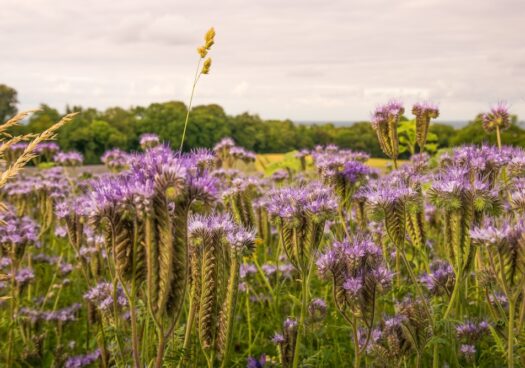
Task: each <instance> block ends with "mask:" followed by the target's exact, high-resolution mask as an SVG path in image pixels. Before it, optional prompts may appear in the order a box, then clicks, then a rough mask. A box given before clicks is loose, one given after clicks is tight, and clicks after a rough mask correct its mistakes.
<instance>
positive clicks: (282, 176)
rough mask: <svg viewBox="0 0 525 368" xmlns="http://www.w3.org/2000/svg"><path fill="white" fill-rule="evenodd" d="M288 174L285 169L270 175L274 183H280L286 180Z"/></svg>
mask: <svg viewBox="0 0 525 368" xmlns="http://www.w3.org/2000/svg"><path fill="white" fill-rule="evenodd" d="M289 176H290V174H289V173H288V171H287V170H285V169H279V170H277V171H275V172H274V173H273V174H272V180H273V181H274V182H276V183H282V182H284V181H285V180H286V179H288V178H289Z"/></svg>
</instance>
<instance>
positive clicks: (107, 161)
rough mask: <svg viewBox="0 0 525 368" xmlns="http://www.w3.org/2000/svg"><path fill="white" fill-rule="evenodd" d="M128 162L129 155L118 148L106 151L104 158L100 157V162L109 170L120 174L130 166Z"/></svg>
mask: <svg viewBox="0 0 525 368" xmlns="http://www.w3.org/2000/svg"><path fill="white" fill-rule="evenodd" d="M128 160H129V156H128V154H127V153H126V152H124V151H122V150H120V149H118V148H113V149H111V150H109V151H106V152H104V154H103V155H102V157H100V161H102V162H103V163H104V165H106V167H107V168H108V169H110V170H111V171H114V172H119V171H122V170H123V169H125V168H126V166H127V165H128Z"/></svg>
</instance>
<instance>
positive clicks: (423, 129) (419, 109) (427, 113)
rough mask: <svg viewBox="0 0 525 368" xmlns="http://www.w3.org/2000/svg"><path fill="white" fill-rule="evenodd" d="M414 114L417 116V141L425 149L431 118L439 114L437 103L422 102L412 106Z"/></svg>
mask: <svg viewBox="0 0 525 368" xmlns="http://www.w3.org/2000/svg"><path fill="white" fill-rule="evenodd" d="M412 114H414V116H415V117H416V142H417V144H418V146H419V150H420V151H423V148H424V147H425V144H426V142H427V135H428V128H429V126H430V120H431V119H435V118H437V117H438V116H439V109H438V107H437V105H435V104H432V103H430V102H420V103H416V104H414V106H413V107H412Z"/></svg>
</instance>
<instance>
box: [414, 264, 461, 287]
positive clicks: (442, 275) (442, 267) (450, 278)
mask: <svg viewBox="0 0 525 368" xmlns="http://www.w3.org/2000/svg"><path fill="white" fill-rule="evenodd" d="M420 280H421V283H422V284H423V285H424V286H425V287H426V288H427V289H428V290H429V291H430V293H432V294H433V295H450V294H451V293H452V289H453V288H454V283H455V274H454V269H453V268H452V266H451V265H450V264H449V263H447V262H445V261H442V260H437V261H434V262H432V264H431V265H430V272H429V273H426V274H424V275H423V276H421V278H420Z"/></svg>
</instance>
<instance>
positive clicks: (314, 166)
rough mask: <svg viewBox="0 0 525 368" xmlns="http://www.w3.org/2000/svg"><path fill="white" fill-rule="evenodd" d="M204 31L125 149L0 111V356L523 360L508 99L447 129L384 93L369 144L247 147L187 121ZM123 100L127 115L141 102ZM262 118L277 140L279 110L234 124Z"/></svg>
mask: <svg viewBox="0 0 525 368" xmlns="http://www.w3.org/2000/svg"><path fill="white" fill-rule="evenodd" d="M214 37H215V31H214V30H213V28H212V29H210V30H209V31H208V32H207V33H206V35H205V38H204V44H203V45H202V46H200V47H199V48H198V50H197V52H198V54H199V60H198V64H197V73H196V75H195V80H194V83H193V89H192V94H191V97H190V103H189V104H188V108H187V109H186V107H185V106H184V109H182V110H180V111H179V113H178V114H177V115H180V117H181V119H180V120H177V124H178V123H179V122H180V123H181V124H180V128H182V129H181V131H182V136H181V137H179V136H178V135H177V136H176V135H175V134H172V133H173V131H175V130H173V131H172V130H169V129H164V128H167V127H168V125H167V124H164V123H163V122H162V121H160V122H157V123H158V124H156V125H155V124H152V125H151V126H156V127H157V128H159V129H161V128H162V129H164V130H163V136H161V137H159V135H157V134H154V133H155V132H141V135H140V138H138V137H137V138H138V139H137V140H136V141H137V142H135V143H137V145H140V149H136V150H123V149H121V148H118V147H116V146H109V145H108V144H107V143H108V142H109V140H108V141H103V142H102V141H101V140H99V139H98V136H96V135H89V134H91V133H93V132H94V131H95V130H96V129H91V125H89V126H88V127H86V126H82V127H81V129H83V132H84V133H83V134H86V136H89V139H87V138H85V137H82V138H81V139H79V141H78V142H76V143H79V145H80V146H82V147H83V148H84V149H85V150H84V151H83V152H84V153H89V156H90V157H89V159H87V160H86V161H87V163H88V164H90V165H84V161H85V158H86V157H85V156H84V155H83V154H82V152H78V151H76V150H71V149H68V148H69V146H68V144H67V143H68V142H67V139H66V142H65V144H64V142H63V141H61V140H60V135H61V133H63V132H68V130H67V129H68V127H71V126H72V125H73V124H74V121H75V119H78V118H79V117H80V116H81V115H82V114H79V113H77V112H70V113H68V114H67V115H65V116H64V117H62V118H60V119H58V118H57V119H56V120H59V121H58V122H56V123H50V121H52V122H54V121H55V120H53V119H50V118H49V116H50V115H46V117H45V119H43V120H29V124H27V125H26V126H23V127H22V121H24V119H26V118H27V117H28V116H29V115H31V114H32V113H34V114H35V115H37V114H39V113H41V111H38V112H35V111H28V112H22V113H18V114H13V116H12V117H11V118H10V119H9V120H8V121H6V122H5V123H4V124H3V125H0V136H1V145H0V158H1V159H2V161H3V163H4V165H3V170H2V172H1V174H0V199H1V202H0V365H1V366H2V367H9V368H10V367H65V368H79V367H102V368H108V367H133V368H140V367H155V368H161V367H208V368H214V367H223V368H226V367H248V368H261V367H283V368H298V367H354V368H360V367H400V368H401V367H403V368H404V367H432V368H441V367H479V368H481V367H509V368H514V367H523V366H525V329H524V323H525V300H524V290H525V273H524V272H525V218H524V213H525V151H524V150H523V148H520V147H518V146H517V145H514V144H511V143H513V142H514V141H512V142H507V141H506V139H508V138H509V137H514V139H515V140H516V139H518V140H519V137H520V136H519V134H518V133H519V132H520V130H519V129H518V130H516V129H517V128H516V127H515V126H514V125H515V124H514V123H515V121H516V119H517V118H516V117H515V116H512V115H511V114H510V111H509V107H508V106H507V105H506V104H504V103H499V104H497V105H495V106H493V107H491V108H490V109H489V110H488V111H487V112H486V113H484V114H480V115H479V119H478V120H477V121H475V122H473V124H472V125H469V127H468V132H472V131H478V132H479V131H482V132H483V134H484V135H485V136H486V137H487V139H486V140H484V143H483V144H477V145H474V144H471V145H457V146H446V147H443V146H441V145H440V142H442V141H441V140H440V137H439V134H436V131H432V122H433V121H434V120H435V119H436V118H438V116H439V108H438V107H437V106H436V105H434V104H432V103H429V102H420V103H416V104H414V105H413V106H411V109H408V107H407V108H405V105H404V104H403V103H402V102H400V101H396V100H391V101H389V102H387V103H385V104H384V105H381V106H378V107H377V108H376V110H375V111H374V112H373V114H372V118H371V122H369V123H364V125H366V128H365V130H366V131H368V132H372V138H373V139H374V142H375V143H374V144H376V145H377V150H378V151H379V154H380V155H382V157H383V158H378V157H370V155H369V154H368V153H366V152H363V151H360V150H356V149H354V150H352V149H348V148H343V147H339V146H337V145H335V144H328V143H327V144H322V145H315V146H314V145H313V144H311V143H313V141H311V140H310V141H309V146H308V147H305V148H304V149H297V148H298V147H295V145H296V143H297V142H295V141H293V142H292V140H287V139H281V141H280V142H277V143H279V144H280V146H279V145H277V146H273V147H270V146H266V148H268V150H270V148H271V150H274V149H276V148H279V147H287V148H290V149H289V150H288V149H286V150H283V151H290V152H288V153H280V154H276V153H267V152H268V150H267V151H266V153H264V152H258V153H256V152H253V151H252V150H249V149H247V148H246V147H243V146H242V145H239V143H238V142H236V141H234V140H233V139H232V138H229V137H224V136H223V135H222V133H223V132H221V134H220V136H219V135H216V136H214V135H211V134H209V135H208V134H204V133H202V132H203V130H201V131H200V132H201V134H200V135H196V134H195V132H199V130H198V129H202V128H203V127H202V126H201V125H199V123H198V122H199V120H196V121H192V120H191V119H190V113H192V114H195V115H197V116H198V115H199V111H200V112H201V113H202V109H198V108H195V109H194V110H192V108H191V102H192V100H193V95H194V92H195V87H196V85H197V82H198V81H199V79H200V78H201V77H202V76H204V75H207V74H208V73H209V72H210V68H211V58H210V57H209V55H208V53H209V51H210V49H211V47H212V45H213V44H214ZM169 105H170V106H171V108H173V107H174V105H176V104H169ZM152 106H153V105H152ZM164 107H166V106H160V105H159V106H153V107H152V110H155V111H156V113H154V114H152V115H153V116H155V117H156V119H160V120H161V119H162V117H163V116H164V117H165V114H164V112H165V111H164V110H163V108H164ZM179 107H180V106H179ZM136 110H137V111H139V112H138V114H140V117H141V118H140V119H136V121H135V120H133V119H132V118H130V119H123V120H124V121H128V120H130V121H132V122H133V124H135V123H137V122H140V124H138V123H137V124H136V125H140V128H141V129H144V127H147V126H149V125H147V124H145V122H146V123H148V120H149V123H152V122H153V120H155V119H152V118H151V117H150V118H148V117H147V112H146V110H147V109H136ZM213 110H219V109H218V108H217V106H214V107H213ZM115 111H116V110H115ZM115 111H113V112H115ZM159 111H162V112H163V113H158V112H159ZM120 112H121V113H122V111H120ZM157 113H158V114H157ZM95 115H96V114H95ZM114 115H119V114H114ZM121 115H122V114H121ZM124 115H126V114H125V113H124ZM126 116H127V115H126ZM183 116H185V118H182V117H183ZM407 116H412V117H413V118H412V119H408V118H407ZM128 117H129V116H128ZM201 118H202V116H201ZM245 118H246V116H245ZM248 118H249V117H248ZM203 121H207V122H208V126H213V128H214V129H215V128H217V124H215V123H214V122H213V120H211V119H208V118H207V117H206V119H203ZM35 122H38V123H39V124H40V123H42V122H45V124H44V125H43V126H44V128H43V129H41V130H39V131H38V132H30V131H29V132H28V131H26V130H27V129H28V128H29V129H30V128H32V127H33V126H34V125H32V124H31V123H35ZM92 123H93V124H94V125H93V126H96V127H98V128H97V129H99V130H100V131H101V132H103V133H104V134H103V136H105V137H106V138H107V139H109V138H110V137H113V138H115V137H117V138H118V135H116V134H113V132H112V130H110V129H109V128H108V127H109V126H110V124H108V123H105V122H103V121H99V120H96V119H95V120H93V121H92ZM241 123H242V124H240V125H245V124H244V123H243V121H241ZM42 124H43V123H42ZM42 124H40V125H42ZM133 124H129V125H128V126H127V128H129V129H130V131H132V132H133V134H136V133H137V132H138V130H134V129H135V127H134V125H133ZM35 125H38V124H36V123H35ZM286 125H287V126H288V127H289V129H291V130H293V131H295V133H294V134H297V135H298V136H303V135H304V134H302V133H304V132H309V134H311V136H312V137H314V136H316V135H319V134H318V127H315V126H314V127H311V128H305V127H298V128H296V127H294V126H293V124H290V123H286ZM268 126H270V127H271V129H270V130H272V131H273V132H274V133H276V134H275V138H278V137H279V133H280V132H281V130H280V129H278V128H279V127H280V123H279V122H277V123H275V124H266V123H262V122H260V121H258V122H257V123H256V124H254V125H253V126H252V128H254V127H259V128H260V129H263V128H262V127H264V129H267V128H268ZM131 127H133V129H132V128H131ZM22 128H23V129H22ZM111 128H112V129H113V130H115V131H118V129H117V128H115V127H111ZM259 128H258V129H259ZM274 128H276V129H274ZM292 128H293V129H292ZM328 128H330V127H328ZM358 128H359V129H362V128H363V124H361V125H360V126H359V127H358ZM170 129H171V128H170ZM330 129H331V128H330ZM513 129H514V130H513ZM331 130H333V129H331ZM445 130H446V129H445ZM123 131H125V130H123ZM253 131H254V132H255V131H257V129H255V128H254V129H253ZM333 131H334V132H336V133H333V134H335V136H337V135H339V133H338V132H346V138H351V140H353V141H356V140H357V141H359V140H362V137H363V136H362V135H356V134H354V133H352V131H350V130H345V131H343V130H333ZM441 131H443V130H441ZM446 131H449V132H450V130H446ZM452 131H454V130H452ZM204 132H206V130H204ZM238 132H239V130H237V133H238ZM260 132H263V134H258V136H259V139H262V138H261V137H267V136H266V135H265V134H264V132H265V131H264V130H260V131H259V133H260ZM267 132H268V131H267ZM504 132H507V134H509V133H508V132H518V133H512V134H510V135H507V134H506V133H504ZM69 133H71V130H69ZM106 133H107V134H106ZM187 133H188V134H187ZM57 135H58V142H59V143H61V145H59V144H57V142H55V139H57ZM186 135H188V139H191V140H192V144H191V145H190V147H189V148H191V149H187V148H188V147H186V146H185V142H186V141H185V137H186ZM243 135H244V137H245V138H246V141H250V140H251V134H250V133H246V134H244V133H243ZM74 136H76V135H75V134H72V135H71V136H69V137H71V140H73V139H74ZM335 136H334V138H335ZM66 137H67V136H66ZM211 137H216V138H217V139H215V140H213V141H211ZM272 137H273V136H272ZM326 137H329V138H330V137H332V136H330V135H326ZM76 138H78V136H77V137H76ZM121 138H122V137H121ZM124 138H125V137H124ZM281 138H282V137H281ZM179 139H180V140H179ZM200 139H205V141H204V142H205V143H206V144H203V145H205V146H206V147H211V146H212V148H202V147H201V148H197V147H196V146H195V142H200ZM266 140H269V139H268V138H266ZM116 141H118V142H120V143H122V142H124V139H120V138H118V139H116ZM131 141H132V140H130V142H131ZM270 141H271V140H270ZM275 141H277V139H275ZM69 143H71V142H69ZM263 143H264V142H263ZM271 143H275V142H273V141H272V142H271ZM361 143H363V142H361ZM518 143H520V142H518ZM133 144H134V143H133ZM506 144H508V145H506ZM521 144H523V142H521ZM101 147H105V149H106V151H105V152H103V153H102V152H101V154H100V157H94V156H95V154H96V153H97V152H98V151H99V149H100V148H101ZM137 147H138V146H137ZM86 156H88V154H86ZM376 156H379V155H376ZM385 157H386V158H385ZM401 158H403V159H401ZM405 158H409V159H405ZM99 160H100V162H102V163H103V165H104V166H100V165H99V166H93V165H92V164H93V163H96V162H98V161H99Z"/></svg>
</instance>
